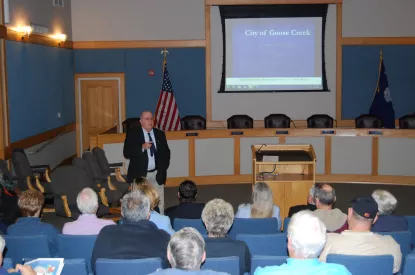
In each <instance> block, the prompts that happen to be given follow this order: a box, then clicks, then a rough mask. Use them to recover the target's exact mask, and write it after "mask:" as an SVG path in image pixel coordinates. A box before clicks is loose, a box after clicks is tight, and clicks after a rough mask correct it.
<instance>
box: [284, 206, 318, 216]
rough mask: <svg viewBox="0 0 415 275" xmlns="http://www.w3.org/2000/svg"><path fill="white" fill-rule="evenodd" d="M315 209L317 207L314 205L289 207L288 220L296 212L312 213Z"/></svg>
mask: <svg viewBox="0 0 415 275" xmlns="http://www.w3.org/2000/svg"><path fill="white" fill-rule="evenodd" d="M316 209H317V207H316V206H315V205H314V204H304V205H295V206H291V207H290V210H289V211H288V218H291V217H292V215H294V214H295V213H297V212H300V211H303V210H310V211H314V210H316Z"/></svg>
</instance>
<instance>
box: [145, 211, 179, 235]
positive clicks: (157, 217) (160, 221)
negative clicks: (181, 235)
mask: <svg viewBox="0 0 415 275" xmlns="http://www.w3.org/2000/svg"><path fill="white" fill-rule="evenodd" d="M150 221H152V222H153V223H155V224H156V225H157V227H158V229H163V230H164V231H166V232H167V233H169V234H170V235H172V234H174V230H173V228H172V227H171V223H170V219H169V217H167V216H164V215H161V214H159V213H157V212H156V211H151V213H150Z"/></svg>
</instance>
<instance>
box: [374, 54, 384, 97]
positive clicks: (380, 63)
mask: <svg viewBox="0 0 415 275" xmlns="http://www.w3.org/2000/svg"><path fill="white" fill-rule="evenodd" d="M379 54H380V58H379V69H378V81H377V83H376V89H375V93H374V94H373V99H372V103H373V100H375V97H376V93H377V92H378V91H379V80H380V72H381V70H382V61H383V50H382V49H380V53H379Z"/></svg>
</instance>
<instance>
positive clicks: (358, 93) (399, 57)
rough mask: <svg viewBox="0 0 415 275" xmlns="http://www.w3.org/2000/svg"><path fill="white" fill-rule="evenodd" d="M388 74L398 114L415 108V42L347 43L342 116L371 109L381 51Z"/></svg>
mask: <svg viewBox="0 0 415 275" xmlns="http://www.w3.org/2000/svg"><path fill="white" fill-rule="evenodd" d="M381 49H382V50H383V59H384V63H385V68H386V73H387V75H388V81H389V89H390V92H391V96H392V103H393V106H394V109H395V115H396V118H399V117H401V116H403V115H406V114H408V113H413V112H415V46H414V45H410V46H405V45H396V46H392V45H389V46H344V47H343V71H342V73H343V79H342V118H343V119H354V118H355V117H357V116H359V115H361V114H364V113H368V112H369V108H370V105H371V103H372V99H373V96H374V91H375V88H376V84H377V79H378V70H379V53H380V50H381Z"/></svg>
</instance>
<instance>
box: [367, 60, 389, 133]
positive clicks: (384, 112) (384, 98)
mask: <svg viewBox="0 0 415 275" xmlns="http://www.w3.org/2000/svg"><path fill="white" fill-rule="evenodd" d="M369 113H370V114H372V115H376V116H378V117H379V118H380V119H382V121H383V127H385V128H391V129H393V128H395V111H394V110H393V104H392V97H391V92H390V90H389V84H388V76H387V75H386V69H385V64H384V63H383V54H382V52H381V53H380V64H379V78H378V84H377V87H376V91H375V96H374V98H373V101H372V106H370V111H369Z"/></svg>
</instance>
